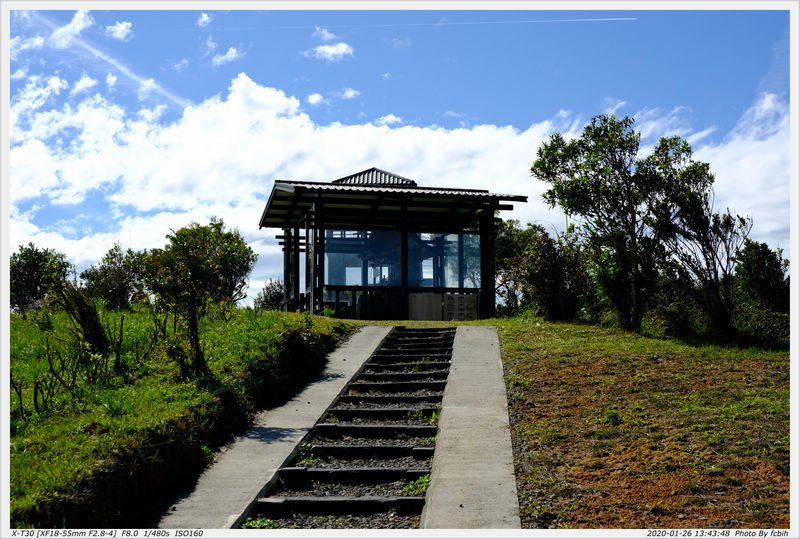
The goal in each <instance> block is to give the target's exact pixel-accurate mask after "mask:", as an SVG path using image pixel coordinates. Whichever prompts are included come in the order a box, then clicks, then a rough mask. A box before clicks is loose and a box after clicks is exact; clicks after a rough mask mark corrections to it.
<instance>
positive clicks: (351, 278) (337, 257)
mask: <svg viewBox="0 0 800 539" xmlns="http://www.w3.org/2000/svg"><path fill="white" fill-rule="evenodd" d="M401 279H402V276H401V275H400V233H399V232H396V231H392V230H375V231H370V230H357V231H353V230H328V231H326V233H325V284H326V285H349V286H400V284H401Z"/></svg>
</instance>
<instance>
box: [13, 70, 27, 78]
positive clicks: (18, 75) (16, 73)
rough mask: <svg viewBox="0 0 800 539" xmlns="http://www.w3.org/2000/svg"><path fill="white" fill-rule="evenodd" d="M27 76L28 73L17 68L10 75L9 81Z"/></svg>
mask: <svg viewBox="0 0 800 539" xmlns="http://www.w3.org/2000/svg"><path fill="white" fill-rule="evenodd" d="M27 76H28V72H27V71H25V70H24V69H23V68H19V69H17V70H16V71H14V72H13V73H12V74H11V80H22V79H24V78H25V77H27Z"/></svg>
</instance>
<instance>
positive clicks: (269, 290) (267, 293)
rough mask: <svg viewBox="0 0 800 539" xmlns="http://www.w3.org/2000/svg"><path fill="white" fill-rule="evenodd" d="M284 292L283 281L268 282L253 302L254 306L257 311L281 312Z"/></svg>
mask: <svg viewBox="0 0 800 539" xmlns="http://www.w3.org/2000/svg"><path fill="white" fill-rule="evenodd" d="M283 290H284V285H283V281H281V280H279V279H275V280H272V279H270V280H269V281H266V282H265V283H264V288H262V289H261V290H260V291H259V292H258V295H257V296H256V299H255V301H253V306H254V307H255V308H256V309H261V310H265V311H267V310H273V311H277V310H279V309H280V308H281V302H282V301H283Z"/></svg>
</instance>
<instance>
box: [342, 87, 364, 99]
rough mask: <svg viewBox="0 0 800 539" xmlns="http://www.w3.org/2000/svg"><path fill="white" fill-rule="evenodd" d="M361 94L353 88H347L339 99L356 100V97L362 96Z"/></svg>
mask: <svg viewBox="0 0 800 539" xmlns="http://www.w3.org/2000/svg"><path fill="white" fill-rule="evenodd" d="M360 95H361V92H359V91H358V90H355V89H353V88H345V89H344V90H342V91H341V92H340V93H339V97H341V98H342V99H355V98H356V97H358V96H360Z"/></svg>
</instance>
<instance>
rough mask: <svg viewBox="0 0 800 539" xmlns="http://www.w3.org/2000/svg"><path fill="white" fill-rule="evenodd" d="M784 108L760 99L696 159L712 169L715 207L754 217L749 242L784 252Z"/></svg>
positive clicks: (786, 130)
mask: <svg viewBox="0 0 800 539" xmlns="http://www.w3.org/2000/svg"><path fill="white" fill-rule="evenodd" d="M790 153H791V152H790V150H789V111H788V103H787V102H785V101H782V100H781V99H779V98H778V97H777V96H776V95H774V94H768V93H767V94H763V95H762V96H761V97H760V98H759V99H758V100H757V101H756V102H755V103H754V104H753V106H751V107H750V108H749V109H748V110H747V111H746V112H745V113H744V114H743V115H742V117H741V119H740V120H739V122H738V124H737V125H736V127H735V128H734V129H733V130H732V131H731V132H730V133H728V135H727V136H726V137H725V138H724V139H723V140H722V142H718V143H715V144H708V145H704V146H700V147H698V148H696V150H695V158H696V159H699V160H700V161H705V162H708V163H710V164H711V172H712V173H714V175H715V181H714V191H715V193H716V201H715V202H716V206H717V208H719V209H725V208H730V209H731V211H732V212H735V213H739V214H742V215H750V216H751V217H753V222H754V224H753V231H752V234H751V237H753V238H754V239H756V240H758V241H765V242H767V243H769V244H770V245H771V246H773V247H776V246H778V247H782V248H783V250H784V253H786V254H787V255H788V253H789V244H788V239H789V204H788V199H789V178H790Z"/></svg>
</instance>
